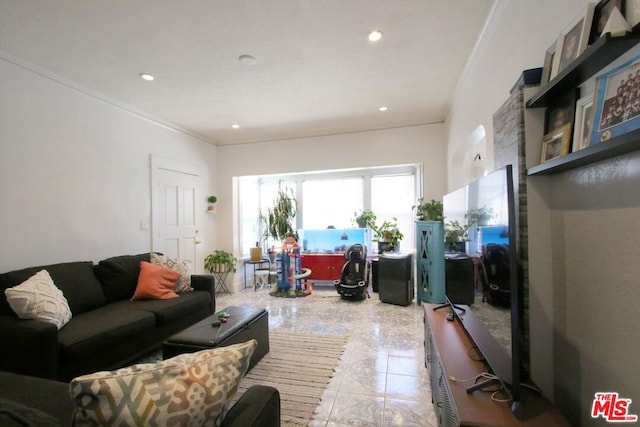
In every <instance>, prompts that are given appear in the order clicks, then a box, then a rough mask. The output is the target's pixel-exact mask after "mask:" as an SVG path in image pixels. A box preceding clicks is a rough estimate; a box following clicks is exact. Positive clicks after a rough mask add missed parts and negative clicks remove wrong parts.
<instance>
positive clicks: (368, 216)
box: [353, 209, 376, 228]
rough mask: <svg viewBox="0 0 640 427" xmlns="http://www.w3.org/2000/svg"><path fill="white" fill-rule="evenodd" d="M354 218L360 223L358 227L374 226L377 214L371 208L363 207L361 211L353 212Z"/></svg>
mask: <svg viewBox="0 0 640 427" xmlns="http://www.w3.org/2000/svg"><path fill="white" fill-rule="evenodd" d="M353 220H354V221H355V223H356V224H358V227H360V228H367V227H370V228H374V227H375V222H376V214H374V213H373V211H372V210H370V209H367V210H362V209H361V210H360V211H359V212H355V213H354V214H353Z"/></svg>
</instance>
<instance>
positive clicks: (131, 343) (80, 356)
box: [0, 253, 215, 382]
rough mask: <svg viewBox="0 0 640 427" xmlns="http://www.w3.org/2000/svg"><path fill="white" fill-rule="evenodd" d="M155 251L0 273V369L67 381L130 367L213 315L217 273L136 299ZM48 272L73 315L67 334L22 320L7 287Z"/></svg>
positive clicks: (63, 331) (38, 323) (192, 278)
mask: <svg viewBox="0 0 640 427" xmlns="http://www.w3.org/2000/svg"><path fill="white" fill-rule="evenodd" d="M149 259H150V254H149V253H145V254H139V255H125V256H118V257H113V258H108V259H105V260H102V261H100V262H99V263H98V264H97V265H94V263H93V262H90V261H85V262H69V263H60V264H54V265H47V266H40V267H30V268H25V269H22V270H16V271H12V272H8V273H4V274H1V275H0V291H2V295H1V296H0V340H1V341H2V350H1V351H0V370H1V371H8V372H14V373H18V374H25V375H30V376H36V377H42V378H49V379H56V380H60V381H65V382H68V381H70V380H71V379H73V378H74V377H76V376H79V375H83V374H88V373H92V372H96V371H102V370H112V369H117V368H120V367H123V366H126V365H127V364H130V363H131V362H133V361H134V360H136V359H137V358H139V357H140V356H141V355H143V354H145V353H148V352H149V351H151V350H153V349H154V348H158V347H159V346H160V345H161V344H162V342H163V341H164V340H165V339H166V338H168V337H170V336H171V335H173V334H175V333H177V332H179V331H181V330H183V329H184V328H186V327H188V326H190V325H192V324H193V323H195V322H197V321H199V320H201V319H203V318H205V317H206V316H209V315H211V314H213V313H214V312H215V284H214V279H213V277H212V276H208V275H193V276H191V286H192V287H193V288H194V291H191V292H183V293H180V297H179V298H174V299H167V300H140V301H130V298H131V296H132V295H133V293H134V291H135V288H136V284H137V280H138V275H139V273H140V261H147V262H149ZM43 269H44V270H47V271H48V272H49V274H50V275H51V278H52V279H53V281H54V283H55V284H56V286H57V287H58V288H60V290H61V291H62V293H63V295H64V296H65V298H66V299H67V301H68V303H69V307H70V309H71V313H72V318H71V321H70V322H69V323H67V324H66V325H65V326H64V327H63V328H62V329H60V330H58V329H57V328H56V326H55V325H53V324H51V323H47V322H43V321H39V320H24V319H20V318H18V317H17V316H16V314H15V313H14V312H13V310H12V309H11V307H10V306H9V304H8V302H7V300H6V297H5V294H4V290H5V289H6V288H9V287H13V286H16V285H18V284H20V283H22V282H23V281H25V280H26V279H28V278H29V277H31V276H32V275H33V274H35V273H37V272H38V271H40V270H43Z"/></svg>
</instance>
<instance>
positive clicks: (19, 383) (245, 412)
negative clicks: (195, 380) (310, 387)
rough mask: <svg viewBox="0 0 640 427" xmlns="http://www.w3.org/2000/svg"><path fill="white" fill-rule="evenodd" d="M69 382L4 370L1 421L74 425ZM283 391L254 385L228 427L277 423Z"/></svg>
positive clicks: (40, 426)
mask: <svg viewBox="0 0 640 427" xmlns="http://www.w3.org/2000/svg"><path fill="white" fill-rule="evenodd" d="M72 415H73V402H72V401H71V398H70V397H69V385H68V384H66V383H63V382H59V381H53V380H47V379H43V378H35V377H29V376H25V375H17V374H13V373H8V372H0V425H1V426H21V427H31V426H33V427H54V426H70V425H72ZM279 425H280V394H279V393H278V390H277V389H275V388H273V387H269V386H263V385H254V386H252V387H250V388H249V389H248V390H247V391H246V392H245V393H244V394H243V395H242V396H241V397H240V398H239V399H238V401H237V402H236V403H235V405H233V406H232V407H231V408H230V410H229V412H228V413H227V415H226V416H225V418H224V420H223V422H222V426H226V427H249V426H256V427H277V426H279Z"/></svg>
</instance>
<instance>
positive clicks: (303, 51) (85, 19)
mask: <svg viewBox="0 0 640 427" xmlns="http://www.w3.org/2000/svg"><path fill="white" fill-rule="evenodd" d="M493 2H494V0H439V1H436V0H395V1H392V0H228V1H224V0H183V1H175V0H113V1H104V0H61V1H51V0H28V1H25V0H0V11H1V12H0V56H2V57H4V58H5V59H8V60H10V61H12V62H17V63H19V64H20V65H22V66H27V67H30V68H32V69H34V70H36V71H38V72H41V73H44V74H45V75H48V76H49V77H51V78H54V79H57V80H60V81H62V82H64V83H65V84H68V85H71V86H73V87H76V88H78V89H80V90H83V91H85V92H87V93H90V94H93V95H96V96H98V97H100V98H103V99H105V100H108V101H109V102H114V103H116V104H118V105H121V106H123V107H125V108H128V109H130V110H132V111H134V112H137V113H140V114H142V115H144V116H146V117H149V118H151V119H153V120H157V121H158V122H161V123H164V124H167V125H169V126H172V127H175V128H178V129H180V130H182V131H185V132H187V133H189V134H192V135H196V136H198V137H200V138H202V139H204V140H207V141H209V142H211V143H213V144H216V145H226V144H239V143H247V142H256V141H269V140H278V139H290V138H300V137H308V136H318V135H329V134H337V133H345V132H355V131H363V130H373V129H385V128H393V127H399V126H411V125H419V124H425V123H439V122H443V121H444V119H445V117H446V115H447V113H448V110H449V107H450V104H451V100H452V96H453V93H454V92H455V89H456V84H457V82H458V80H459V78H460V76H461V75H462V73H463V70H464V67H465V63H466V61H467V58H468V57H469V56H470V55H471V53H472V52H473V49H474V45H475V43H476V40H477V39H478V37H479V35H480V33H481V31H482V30H483V27H484V25H485V22H486V21H487V20H488V16H489V14H490V13H491V10H492V6H493ZM373 29H378V30H380V31H382V32H383V38H382V40H380V41H379V42H377V43H372V42H370V41H369V40H367V34H368V32H369V31H370V30H373ZM241 55H251V56H252V57H253V58H255V62H254V63H253V64H246V63H244V62H242V61H240V60H239V57H240V56H241ZM140 73H150V74H153V75H154V76H155V80H154V81H152V82H147V81H144V80H142V79H141V78H140V76H139V75H140ZM381 106H387V107H388V111H386V112H380V111H379V110H378V109H379V107H381ZM234 123H235V124H238V125H239V126H240V127H239V128H238V129H232V127H231V125H232V124H234Z"/></svg>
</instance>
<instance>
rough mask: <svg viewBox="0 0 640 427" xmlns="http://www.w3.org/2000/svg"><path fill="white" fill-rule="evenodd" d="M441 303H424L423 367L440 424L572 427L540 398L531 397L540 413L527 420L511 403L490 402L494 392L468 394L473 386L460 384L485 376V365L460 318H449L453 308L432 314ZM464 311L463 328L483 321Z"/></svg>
mask: <svg viewBox="0 0 640 427" xmlns="http://www.w3.org/2000/svg"><path fill="white" fill-rule="evenodd" d="M438 305H439V304H428V303H424V304H423V308H424V322H425V323H424V326H425V366H426V367H427V370H428V371H429V377H430V382H431V392H432V398H433V405H434V409H435V411H436V418H437V419H438V425H440V426H458V425H462V426H508V427H515V426H544V427H551V426H569V423H568V422H567V420H566V419H565V418H564V417H563V415H562V414H561V413H560V411H559V410H558V409H557V408H556V407H555V406H553V404H552V403H550V402H549V401H548V400H547V399H544V397H542V396H538V397H532V398H531V399H534V400H535V402H532V403H533V404H535V406H536V408H537V409H539V415H536V416H534V417H531V418H528V419H527V420H524V421H523V420H519V419H517V418H516V417H515V416H514V415H513V413H512V412H511V409H510V408H509V406H508V403H506V402H496V401H494V400H492V399H491V393H490V392H486V391H475V392H474V393H471V394H468V393H467V388H468V387H470V386H471V385H473V384H474V382H473V381H468V382H462V381H461V380H466V379H469V378H473V377H475V376H476V375H478V374H480V373H482V372H487V367H486V366H485V364H484V363H483V362H481V361H479V360H477V359H479V358H480V357H479V354H478V352H477V350H476V349H475V348H474V345H473V343H472V341H471V340H470V339H469V337H468V336H467V334H466V333H465V331H464V329H463V327H462V325H461V324H460V322H459V321H458V320H457V319H455V320H453V321H450V320H447V314H448V313H450V309H449V308H442V309H440V310H436V311H434V310H433V309H434V308H435V307H438ZM463 307H464V308H465V309H466V310H467V313H466V314H465V324H468V323H469V322H473V321H477V322H480V321H479V320H477V319H476V318H474V316H473V314H472V312H471V310H470V309H469V308H468V307H466V306H463ZM470 314H471V315H470ZM472 358H473V359H472ZM453 378H455V379H456V380H455V381H454V380H453ZM500 397H502V396H500ZM537 412H538V411H537Z"/></svg>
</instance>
